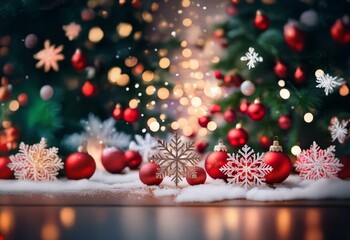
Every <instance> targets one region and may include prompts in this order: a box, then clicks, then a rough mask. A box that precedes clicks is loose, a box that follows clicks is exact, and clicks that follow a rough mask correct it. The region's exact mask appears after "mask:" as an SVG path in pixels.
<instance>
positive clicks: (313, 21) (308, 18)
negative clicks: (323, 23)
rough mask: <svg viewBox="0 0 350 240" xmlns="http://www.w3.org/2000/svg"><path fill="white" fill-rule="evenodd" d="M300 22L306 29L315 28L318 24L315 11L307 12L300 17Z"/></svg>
mask: <svg viewBox="0 0 350 240" xmlns="http://www.w3.org/2000/svg"><path fill="white" fill-rule="evenodd" d="M300 22H301V23H302V24H304V25H306V26H308V27H315V26H316V25H317V24H318V15H317V12H316V11H315V10H307V11H305V12H303V13H302V14H301V15H300Z"/></svg>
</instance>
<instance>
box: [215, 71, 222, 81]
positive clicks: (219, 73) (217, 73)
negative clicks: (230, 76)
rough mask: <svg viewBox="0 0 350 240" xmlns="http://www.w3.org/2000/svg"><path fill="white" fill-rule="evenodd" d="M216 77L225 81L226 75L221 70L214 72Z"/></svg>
mask: <svg viewBox="0 0 350 240" xmlns="http://www.w3.org/2000/svg"><path fill="white" fill-rule="evenodd" d="M214 76H215V78H216V79H223V78H224V75H223V74H222V73H221V72H220V71H219V70H216V71H215V72H214Z"/></svg>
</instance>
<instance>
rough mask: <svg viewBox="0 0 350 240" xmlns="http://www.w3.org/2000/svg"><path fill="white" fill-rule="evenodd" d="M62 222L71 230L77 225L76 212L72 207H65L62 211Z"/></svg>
mask: <svg viewBox="0 0 350 240" xmlns="http://www.w3.org/2000/svg"><path fill="white" fill-rule="evenodd" d="M60 221H61V223H62V225H63V226H64V227H65V228H71V227H73V226H74V223H75V210H74V209H73V208H71V207H64V208H62V209H61V210H60Z"/></svg>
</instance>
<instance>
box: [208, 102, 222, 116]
mask: <svg viewBox="0 0 350 240" xmlns="http://www.w3.org/2000/svg"><path fill="white" fill-rule="evenodd" d="M218 112H221V106H220V105H218V104H214V105H212V106H211V107H210V113H211V114H215V113H218Z"/></svg>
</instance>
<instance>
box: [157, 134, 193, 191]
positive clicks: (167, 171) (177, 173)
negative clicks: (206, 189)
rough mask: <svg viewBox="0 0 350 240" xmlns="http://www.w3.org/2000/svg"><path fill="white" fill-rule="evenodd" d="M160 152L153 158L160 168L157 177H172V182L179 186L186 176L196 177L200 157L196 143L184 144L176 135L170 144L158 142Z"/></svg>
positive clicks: (163, 141)
mask: <svg viewBox="0 0 350 240" xmlns="http://www.w3.org/2000/svg"><path fill="white" fill-rule="evenodd" d="M158 149H159V152H158V153H157V154H155V155H153V156H152V158H151V159H152V160H153V162H155V163H156V164H158V165H159V166H160V168H159V170H158V173H157V177H160V178H164V177H165V176H169V177H171V181H173V182H174V183H175V185H176V186H178V184H179V182H181V181H182V180H183V179H184V178H185V177H186V175H187V174H188V175H190V176H191V177H196V174H195V171H194V166H195V165H196V164H197V163H198V162H199V155H198V154H197V153H196V151H195V147H194V142H186V143H184V142H182V141H181V139H180V137H179V136H178V135H177V133H175V135H174V137H173V139H172V140H171V142H170V143H168V142H166V141H165V140H159V141H158Z"/></svg>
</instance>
